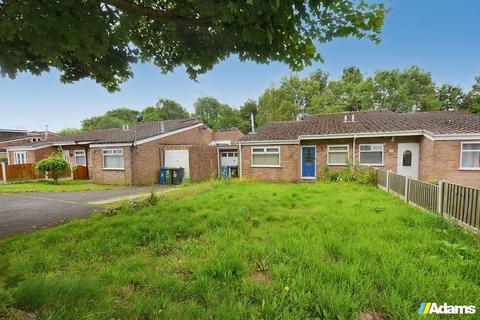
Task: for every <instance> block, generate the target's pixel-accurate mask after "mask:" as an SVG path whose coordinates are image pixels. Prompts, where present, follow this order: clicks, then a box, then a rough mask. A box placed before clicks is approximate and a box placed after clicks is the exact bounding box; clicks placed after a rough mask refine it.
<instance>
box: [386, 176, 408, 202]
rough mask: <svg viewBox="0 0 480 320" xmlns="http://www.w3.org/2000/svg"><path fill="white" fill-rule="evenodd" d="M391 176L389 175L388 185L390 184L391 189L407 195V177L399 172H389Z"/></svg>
mask: <svg viewBox="0 0 480 320" xmlns="http://www.w3.org/2000/svg"><path fill="white" fill-rule="evenodd" d="M388 174H389V177H388V185H389V188H388V189H389V190H391V191H393V192H395V193H397V194H399V195H401V196H403V197H404V196H405V181H406V179H407V178H406V177H404V176H401V175H399V174H396V173H393V172H389V173H388Z"/></svg>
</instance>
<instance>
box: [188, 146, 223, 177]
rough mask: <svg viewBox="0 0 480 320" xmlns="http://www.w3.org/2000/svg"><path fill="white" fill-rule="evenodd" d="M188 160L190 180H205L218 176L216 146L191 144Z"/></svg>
mask: <svg viewBox="0 0 480 320" xmlns="http://www.w3.org/2000/svg"><path fill="white" fill-rule="evenodd" d="M189 161H190V180H191V181H199V180H205V179H209V178H213V177H217V176H218V152H217V147H212V146H191V147H190V154H189Z"/></svg>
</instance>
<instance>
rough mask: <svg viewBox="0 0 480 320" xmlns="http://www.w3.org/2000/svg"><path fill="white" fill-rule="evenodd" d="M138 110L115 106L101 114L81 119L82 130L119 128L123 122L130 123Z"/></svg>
mask: <svg viewBox="0 0 480 320" xmlns="http://www.w3.org/2000/svg"><path fill="white" fill-rule="evenodd" d="M137 114H138V111H136V110H132V109H128V108H117V109H113V110H110V111H107V112H106V113H105V114H104V115H102V116H95V117H91V118H87V119H84V120H82V131H92V130H98V129H109V128H120V127H121V126H122V125H124V124H132V123H134V122H135V117H136V116H137Z"/></svg>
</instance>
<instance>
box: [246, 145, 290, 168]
mask: <svg viewBox="0 0 480 320" xmlns="http://www.w3.org/2000/svg"><path fill="white" fill-rule="evenodd" d="M273 148H276V149H277V151H276V152H272V151H267V149H273ZM253 149H263V152H255V153H256V154H278V165H276V164H275V165H273V164H272V165H270V164H253V154H254V152H253ZM281 166H282V159H281V155H280V146H252V147H251V149H250V167H252V168H280V167H281Z"/></svg>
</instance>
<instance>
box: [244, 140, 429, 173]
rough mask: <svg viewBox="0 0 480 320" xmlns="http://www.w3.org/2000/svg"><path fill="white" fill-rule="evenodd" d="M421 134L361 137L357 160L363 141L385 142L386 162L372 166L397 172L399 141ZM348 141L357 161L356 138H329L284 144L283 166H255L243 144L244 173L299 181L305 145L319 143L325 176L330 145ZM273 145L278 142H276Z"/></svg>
mask: <svg viewBox="0 0 480 320" xmlns="http://www.w3.org/2000/svg"><path fill="white" fill-rule="evenodd" d="M420 139H421V138H420V137H395V138H394V139H393V141H392V138H391V137H388V138H358V139H356V141H355V161H356V163H358V162H359V148H360V147H359V146H360V144H373V143H374V144H383V148H384V165H383V166H372V168H378V169H381V170H391V171H393V172H397V158H398V157H397V152H398V143H410V142H420ZM341 144H343V145H345V144H346V145H348V146H349V161H350V163H353V161H354V159H353V152H352V150H353V139H325V140H308V141H302V143H301V144H300V145H280V164H281V167H280V168H252V167H251V148H252V146H242V173H243V177H248V178H255V179H259V180H266V181H298V180H301V179H300V174H301V146H316V147H317V153H316V164H317V178H321V177H322V174H321V171H322V170H321V169H322V167H325V166H327V156H328V146H329V145H341ZM272 146H276V145H274V144H272ZM328 167H329V168H330V170H332V171H336V170H341V169H342V168H344V167H345V166H339V165H330V166H328Z"/></svg>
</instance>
